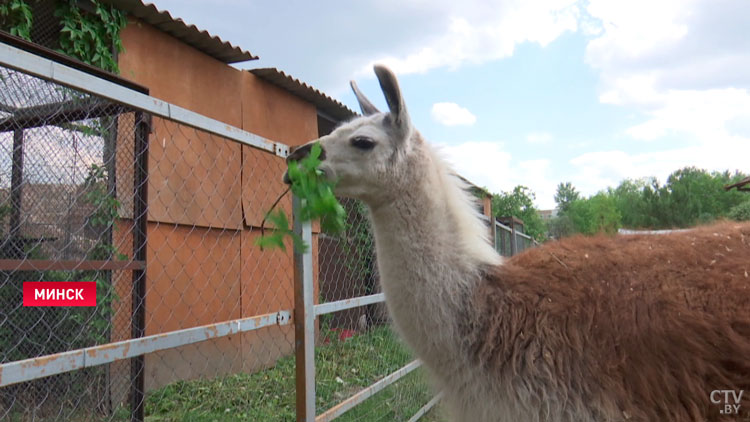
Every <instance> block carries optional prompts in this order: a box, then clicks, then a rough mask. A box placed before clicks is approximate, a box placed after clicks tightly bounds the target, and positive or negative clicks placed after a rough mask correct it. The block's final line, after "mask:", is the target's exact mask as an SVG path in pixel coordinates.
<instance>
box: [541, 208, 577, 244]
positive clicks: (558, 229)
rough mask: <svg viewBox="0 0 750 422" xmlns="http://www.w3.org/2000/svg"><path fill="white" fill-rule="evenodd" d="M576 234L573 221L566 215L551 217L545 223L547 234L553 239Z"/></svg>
mask: <svg viewBox="0 0 750 422" xmlns="http://www.w3.org/2000/svg"><path fill="white" fill-rule="evenodd" d="M575 232H576V230H575V227H574V226H573V221H572V220H571V219H570V217H569V216H568V215H567V214H562V215H560V216H557V217H553V218H551V219H549V220H548V221H547V233H549V237H551V238H553V239H562V238H563V237H568V236H570V235H572V234H574V233H575Z"/></svg>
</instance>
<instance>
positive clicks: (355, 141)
mask: <svg viewBox="0 0 750 422" xmlns="http://www.w3.org/2000/svg"><path fill="white" fill-rule="evenodd" d="M350 142H351V143H352V146H353V147H354V148H359V149H361V150H364V151H369V150H371V149H373V148H375V141H373V140H372V139H370V138H368V137H365V136H357V137H356V138H352V139H351V141H350Z"/></svg>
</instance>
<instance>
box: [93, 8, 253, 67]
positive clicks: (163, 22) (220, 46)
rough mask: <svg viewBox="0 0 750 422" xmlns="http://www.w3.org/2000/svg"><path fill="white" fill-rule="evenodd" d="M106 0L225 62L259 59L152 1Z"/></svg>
mask: <svg viewBox="0 0 750 422" xmlns="http://www.w3.org/2000/svg"><path fill="white" fill-rule="evenodd" d="M105 1H106V2H108V3H110V4H112V5H114V6H115V7H117V8H118V9H120V10H122V11H125V12H127V13H128V14H129V15H130V16H134V17H136V18H138V19H141V20H143V21H144V22H146V23H148V24H151V25H153V26H154V27H156V28H158V29H159V30H161V31H163V32H166V33H167V34H169V35H172V36H173V37H175V38H177V39H179V40H181V41H183V42H184V43H185V44H188V45H190V46H192V47H195V48H196V49H198V50H200V51H202V52H204V53H206V54H208V55H209V56H211V57H213V58H215V59H217V60H220V61H222V62H224V63H237V62H244V61H248V60H257V59H258V57H257V56H253V55H252V54H251V53H250V52H249V51H246V50H242V49H241V48H239V47H237V46H234V45H232V44H230V43H229V42H226V41H224V40H222V39H221V38H219V37H216V36H213V35H211V34H209V33H208V32H207V31H202V30H200V29H198V28H197V27H196V26H195V25H188V24H187V23H185V22H184V21H183V20H182V19H180V18H173V17H172V15H171V14H170V13H169V12H168V11H166V10H159V9H157V8H156V6H154V5H153V4H151V3H148V4H146V3H143V2H142V1H140V0H105Z"/></svg>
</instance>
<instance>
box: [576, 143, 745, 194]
mask: <svg viewBox="0 0 750 422" xmlns="http://www.w3.org/2000/svg"><path fill="white" fill-rule="evenodd" d="M747 157H750V142H747V141H741V142H738V141H736V140H733V139H730V140H729V141H726V142H717V143H716V144H713V145H693V146H687V147H683V148H674V149H668V150H664V151H655V152H640V153H626V152H623V151H617V150H613V151H598V152H589V153H586V154H582V155H580V156H578V157H575V158H573V159H572V160H571V161H570V162H571V164H572V165H573V166H575V168H576V170H575V171H574V176H573V177H572V182H573V184H574V185H575V186H576V187H577V188H579V189H580V191H581V192H582V193H584V194H585V195H592V194H594V193H596V192H597V191H599V190H601V189H604V188H606V187H607V186H612V187H614V186H617V184H619V182H620V181H622V180H624V179H626V178H631V179H632V178H641V177H649V176H654V177H656V178H657V179H659V181H660V182H661V183H664V182H665V181H666V178H667V176H668V175H669V174H670V173H671V172H673V171H675V170H677V169H680V168H684V167H688V166H695V167H698V168H703V169H708V170H721V171H723V170H730V171H734V170H744V171H747Z"/></svg>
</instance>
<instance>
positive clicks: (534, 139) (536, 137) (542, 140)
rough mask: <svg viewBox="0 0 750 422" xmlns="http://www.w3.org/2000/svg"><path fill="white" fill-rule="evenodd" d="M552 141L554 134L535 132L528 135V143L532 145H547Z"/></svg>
mask: <svg viewBox="0 0 750 422" xmlns="http://www.w3.org/2000/svg"><path fill="white" fill-rule="evenodd" d="M551 140H552V134H551V133H547V132H533V133H529V134H528V135H526V142H528V143H530V144H537V145H541V144H547V143H549V142H550V141H551Z"/></svg>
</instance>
